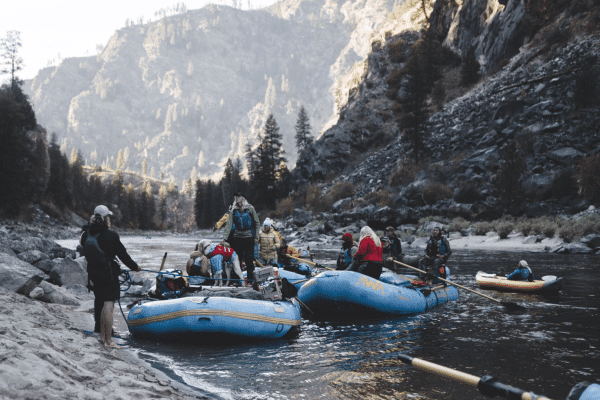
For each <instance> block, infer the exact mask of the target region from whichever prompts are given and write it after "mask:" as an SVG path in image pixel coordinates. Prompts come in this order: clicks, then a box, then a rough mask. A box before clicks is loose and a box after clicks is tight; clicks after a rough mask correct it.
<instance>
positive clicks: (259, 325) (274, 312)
mask: <svg viewBox="0 0 600 400" xmlns="http://www.w3.org/2000/svg"><path fill="white" fill-rule="evenodd" d="M127 322H128V324H129V327H130V330H131V332H132V333H133V334H134V336H135V335H139V336H150V337H154V338H164V339H172V338H174V337H180V336H204V335H207V336H215V337H217V338H219V337H222V336H231V337H238V338H245V339H277V338H281V337H283V336H284V335H286V334H287V333H288V332H290V330H291V329H293V328H295V327H298V326H300V324H301V322H302V320H301V316H300V307H299V304H298V302H297V301H296V300H295V299H290V300H287V301H275V302H274V301H267V300H249V299H240V298H232V297H205V296H191V297H183V298H178V299H170V300H156V301H148V302H144V303H141V304H137V305H135V306H134V307H133V308H132V309H131V310H130V311H129V315H128V317H127Z"/></svg>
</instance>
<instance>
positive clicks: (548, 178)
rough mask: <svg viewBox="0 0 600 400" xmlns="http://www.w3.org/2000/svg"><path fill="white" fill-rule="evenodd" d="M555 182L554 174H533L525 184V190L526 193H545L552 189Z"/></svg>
mask: <svg viewBox="0 0 600 400" xmlns="http://www.w3.org/2000/svg"><path fill="white" fill-rule="evenodd" d="M553 182H554V174H553V173H552V172H545V173H542V174H533V175H532V176H530V177H529V178H527V179H525V181H524V182H523V186H522V187H523V190H524V191H525V193H531V194H535V193H545V192H546V191H548V190H549V189H550V188H551V187H552V183H553Z"/></svg>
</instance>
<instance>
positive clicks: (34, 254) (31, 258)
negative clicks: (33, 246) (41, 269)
mask: <svg viewBox="0 0 600 400" xmlns="http://www.w3.org/2000/svg"><path fill="white" fill-rule="evenodd" d="M17 258H18V259H19V260H23V261H25V262H28V263H29V264H32V265H33V264H35V263H37V262H39V261H41V260H45V259H47V258H48V256H47V255H46V254H44V253H42V252H41V251H39V250H27V251H23V252H21V253H19V254H17Z"/></svg>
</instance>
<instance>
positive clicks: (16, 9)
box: [0, 0, 276, 81]
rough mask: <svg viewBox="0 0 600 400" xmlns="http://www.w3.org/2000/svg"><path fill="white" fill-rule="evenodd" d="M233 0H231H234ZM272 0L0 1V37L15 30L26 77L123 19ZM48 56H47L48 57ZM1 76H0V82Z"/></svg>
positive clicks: (81, 50)
mask: <svg viewBox="0 0 600 400" xmlns="http://www.w3.org/2000/svg"><path fill="white" fill-rule="evenodd" d="M234 2H235V3H234ZM275 2H276V1H275V0H211V1H209V0H188V1H177V0H143V1H142V0H104V1H101V2H100V1H90V0H52V1H49V0H37V1H36V0H0V37H1V38H6V34H7V32H8V31H19V32H20V38H21V43H22V47H21V50H20V56H21V58H22V59H23V62H24V67H23V69H22V70H21V71H20V72H19V73H18V77H19V78H21V79H32V78H34V77H35V75H36V74H37V72H38V71H39V70H40V69H42V68H45V67H47V66H49V62H52V64H50V65H58V64H59V63H60V60H61V59H65V58H70V57H84V56H91V55H94V54H97V51H96V47H97V45H99V44H100V45H102V46H105V45H106V44H107V43H108V40H109V39H110V37H111V36H112V35H113V33H114V32H115V31H116V30H117V29H120V28H123V27H124V26H125V21H126V20H127V19H130V20H133V21H136V22H137V21H138V20H139V18H140V17H143V18H144V21H148V20H149V19H151V20H153V21H155V20H156V19H157V17H155V16H154V14H155V12H156V11H157V10H160V9H169V8H170V9H173V8H174V7H175V5H176V4H177V3H185V5H186V8H187V9H188V10H192V9H198V8H201V7H203V6H205V5H206V4H209V3H216V4H224V5H229V6H232V5H233V4H238V5H239V6H238V8H242V9H247V8H248V5H249V4H250V5H251V7H252V8H253V9H257V8H262V7H266V6H269V5H271V4H273V3H275ZM52 60H53V61H52ZM6 78H7V76H6V75H5V76H2V77H1V78H0V79H1V80H2V81H4V80H5V79H6Z"/></svg>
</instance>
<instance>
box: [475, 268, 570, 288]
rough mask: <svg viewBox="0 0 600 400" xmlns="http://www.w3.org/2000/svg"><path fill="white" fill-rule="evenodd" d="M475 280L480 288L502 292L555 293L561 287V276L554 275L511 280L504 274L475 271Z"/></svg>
mask: <svg viewBox="0 0 600 400" xmlns="http://www.w3.org/2000/svg"><path fill="white" fill-rule="evenodd" d="M475 281H476V282H477V285H479V287H480V288H482V289H492V290H500V291H504V292H521V293H556V292H558V291H560V290H561V289H562V278H557V277H556V276H551V277H543V278H542V279H539V280H538V279H536V280H534V281H533V282H529V281H512V280H508V279H506V277H505V276H498V275H496V274H487V273H485V272H483V271H479V272H477V275H475Z"/></svg>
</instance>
